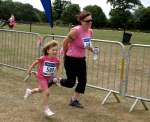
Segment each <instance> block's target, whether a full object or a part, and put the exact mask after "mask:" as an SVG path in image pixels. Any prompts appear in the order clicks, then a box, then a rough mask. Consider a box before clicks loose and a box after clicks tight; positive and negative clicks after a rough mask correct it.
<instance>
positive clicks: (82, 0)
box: [13, 0, 150, 17]
mask: <svg viewBox="0 0 150 122" xmlns="http://www.w3.org/2000/svg"><path fill="white" fill-rule="evenodd" d="M13 1H19V2H22V3H29V4H31V5H32V6H33V7H34V8H37V9H39V10H42V11H43V7H42V5H41V2H40V0H13ZM52 1H53V0H52ZM70 1H71V2H72V3H75V4H79V6H80V7H81V8H83V7H85V6H87V5H98V6H100V7H101V8H102V10H103V12H104V13H105V15H106V16H107V17H108V15H109V11H110V9H111V7H110V5H109V4H107V3H106V1H107V0H70ZM141 2H142V4H143V5H144V6H145V7H147V6H150V0H141Z"/></svg>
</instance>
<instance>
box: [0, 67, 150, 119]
mask: <svg viewBox="0 0 150 122" xmlns="http://www.w3.org/2000/svg"><path fill="white" fill-rule="evenodd" d="M24 76H25V73H24V72H22V71H17V70H14V69H13V70H12V69H9V68H5V67H1V68H0V103H1V104H0V122H133V121H135V122H149V121H150V116H149V112H147V111H145V110H144V109H143V107H141V105H140V104H139V105H138V106H137V107H136V108H135V111H133V112H132V113H129V112H128V111H129V108H130V106H131V104H132V103H133V100H131V99H127V98H126V100H124V99H122V98H120V100H121V103H117V102H116V100H115V99H114V97H113V96H111V97H110V98H109V99H108V101H107V103H106V104H105V105H101V102H102V100H103V98H104V97H105V95H106V92H104V91H96V90H93V89H91V88H87V89H86V93H85V95H84V96H83V97H82V98H81V102H82V104H83V105H84V107H85V108H84V109H77V108H73V107H70V106H68V102H69V100H70V96H71V95H72V93H73V89H72V90H71V89H67V88H63V87H57V86H53V87H51V88H50V91H51V92H50V93H51V95H50V98H49V104H50V107H51V109H52V110H53V111H54V112H55V113H56V114H55V116H53V117H52V118H46V117H44V116H43V113H42V94H36V95H34V96H32V97H30V98H29V99H28V100H27V101H24V100H23V95H24V92H25V89H26V88H27V87H29V88H33V87H35V86H36V81H35V78H34V77H32V78H31V79H30V80H29V81H28V82H26V83H25V82H23V79H24ZM149 107H150V106H149Z"/></svg>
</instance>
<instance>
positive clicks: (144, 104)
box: [141, 100, 148, 111]
mask: <svg viewBox="0 0 150 122" xmlns="http://www.w3.org/2000/svg"><path fill="white" fill-rule="evenodd" d="M141 103H142V105H143V106H144V108H145V110H146V111H148V107H147V105H146V103H145V102H144V101H143V100H141Z"/></svg>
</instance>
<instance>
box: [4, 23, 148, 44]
mask: <svg viewBox="0 0 150 122" xmlns="http://www.w3.org/2000/svg"><path fill="white" fill-rule="evenodd" d="M6 28H7V27H6ZM15 29H16V30H21V31H30V25H29V24H17V26H16V28H15ZM31 31H32V32H36V33H40V34H51V29H50V27H49V25H48V24H47V25H46V24H44V25H35V24H33V25H32V29H31ZM68 31H69V27H58V26H54V28H53V32H54V34H56V35H66V34H67V33H68ZM127 32H131V33H132V38H131V43H139V44H150V34H149V33H144V32H140V31H136V32H135V31H130V30H127ZM122 36H123V31H121V30H120V31H118V30H108V29H94V35H93V38H96V39H104V40H111V41H122Z"/></svg>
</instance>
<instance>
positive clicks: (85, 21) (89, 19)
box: [81, 15, 93, 28]
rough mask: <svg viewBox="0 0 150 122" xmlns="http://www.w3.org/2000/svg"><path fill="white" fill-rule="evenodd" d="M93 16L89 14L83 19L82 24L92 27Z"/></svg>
mask: <svg viewBox="0 0 150 122" xmlns="http://www.w3.org/2000/svg"><path fill="white" fill-rule="evenodd" d="M92 21H93V20H92V16H91V15H90V16H87V17H85V18H84V19H83V20H82V21H81V25H83V26H84V27H87V28H91V26H92Z"/></svg>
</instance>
